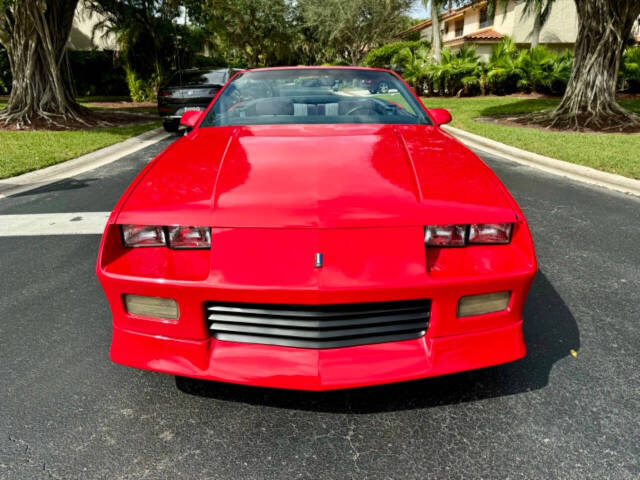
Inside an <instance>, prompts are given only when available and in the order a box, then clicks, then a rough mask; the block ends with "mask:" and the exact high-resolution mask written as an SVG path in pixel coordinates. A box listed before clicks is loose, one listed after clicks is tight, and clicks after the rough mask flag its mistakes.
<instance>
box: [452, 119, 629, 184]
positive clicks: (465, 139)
mask: <svg viewBox="0 0 640 480" xmlns="http://www.w3.org/2000/svg"><path fill="white" fill-rule="evenodd" d="M442 128H443V130H445V131H447V132H448V133H450V134H451V135H453V136H454V137H456V138H457V139H458V140H460V141H461V142H462V143H464V144H465V145H466V146H468V147H471V148H476V149H478V150H483V151H485V152H487V153H491V154H494V155H497V156H499V157H504V158H506V159H507V160H511V161H514V162H518V163H521V164H524V165H528V166H531V167H534V168H538V169H540V170H544V171H546V172H549V173H553V174H555V175H561V176H563V177H567V178H571V179H572V180H577V181H579V182H584V183H589V184H591V185H598V186H600V187H605V188H608V189H611V190H616V191H618V192H623V193H628V194H631V195H636V196H640V180H634V179H632V178H628V177H623V176H622V175H615V174H613V173H607V172H601V171H600V170H596V169H594V168H590V167H584V166H582V165H576V164H575V163H569V162H564V161H562V160H557V159H555V158H551V157H545V156H544V155H538V154H537V153H532V152H528V151H527V150H522V149H520V148H516V147H512V146H510V145H505V144H504V143H500V142H496V141H495V140H490V139H488V138H485V137H482V136H480V135H475V134H473V133H469V132H465V131H464V130H460V129H458V128H454V127H451V126H449V125H443V127H442Z"/></svg>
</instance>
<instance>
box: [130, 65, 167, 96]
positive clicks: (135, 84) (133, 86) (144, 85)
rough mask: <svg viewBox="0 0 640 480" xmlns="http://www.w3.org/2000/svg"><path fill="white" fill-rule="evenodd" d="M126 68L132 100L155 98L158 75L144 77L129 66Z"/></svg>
mask: <svg viewBox="0 0 640 480" xmlns="http://www.w3.org/2000/svg"><path fill="white" fill-rule="evenodd" d="M125 70H126V72H127V84H128V85H129V94H130V95H131V100H133V101H134V102H144V101H148V100H155V98H156V91H157V90H158V84H159V78H158V76H157V75H152V76H151V77H150V78H149V79H143V78H141V77H140V76H139V75H138V74H137V73H136V72H134V71H133V70H131V69H128V68H125Z"/></svg>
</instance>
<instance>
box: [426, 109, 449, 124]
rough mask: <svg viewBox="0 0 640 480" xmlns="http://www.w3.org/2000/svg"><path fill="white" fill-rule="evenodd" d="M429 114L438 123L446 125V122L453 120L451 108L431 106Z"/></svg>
mask: <svg viewBox="0 0 640 480" xmlns="http://www.w3.org/2000/svg"><path fill="white" fill-rule="evenodd" d="M429 114H430V115H431V118H432V119H433V121H434V122H436V125H444V124H445V123H449V122H450V121H451V114H450V113H449V110H446V109H444V108H431V109H429Z"/></svg>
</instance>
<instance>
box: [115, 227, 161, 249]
mask: <svg viewBox="0 0 640 480" xmlns="http://www.w3.org/2000/svg"><path fill="white" fill-rule="evenodd" d="M122 243H123V244H124V246H125V247H161V246H164V245H166V244H167V239H166V237H165V234H164V228H162V227H158V226H156V225H122Z"/></svg>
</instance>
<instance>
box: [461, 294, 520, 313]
mask: <svg viewBox="0 0 640 480" xmlns="http://www.w3.org/2000/svg"><path fill="white" fill-rule="evenodd" d="M510 298H511V292H496V293H486V294H483V295H470V296H468V297H462V298H461V299H460V300H459V301H458V317H470V316H472V315H483V314H485V313H493V312H500V311H502V310H506V309H507V307H508V306H509V299H510Z"/></svg>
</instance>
